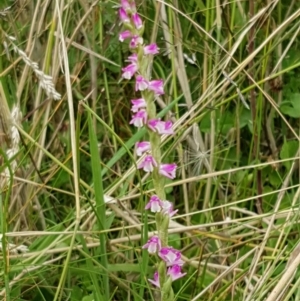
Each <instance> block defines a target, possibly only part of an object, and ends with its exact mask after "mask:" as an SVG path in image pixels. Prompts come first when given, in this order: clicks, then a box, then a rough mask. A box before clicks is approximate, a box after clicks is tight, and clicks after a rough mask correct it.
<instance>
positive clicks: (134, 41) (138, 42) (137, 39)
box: [129, 35, 144, 49]
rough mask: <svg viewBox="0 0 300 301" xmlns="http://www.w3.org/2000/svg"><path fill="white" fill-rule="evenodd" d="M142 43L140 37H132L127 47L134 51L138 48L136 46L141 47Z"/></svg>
mask: <svg viewBox="0 0 300 301" xmlns="http://www.w3.org/2000/svg"><path fill="white" fill-rule="evenodd" d="M143 42H144V40H143V38H142V37H140V36H137V35H135V36H133V37H132V39H131V41H130V43H129V47H130V48H132V49H135V48H137V47H138V45H142V44H143Z"/></svg>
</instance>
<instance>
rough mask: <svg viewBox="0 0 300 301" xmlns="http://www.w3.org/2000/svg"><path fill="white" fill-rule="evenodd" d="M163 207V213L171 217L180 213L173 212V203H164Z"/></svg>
mask: <svg viewBox="0 0 300 301" xmlns="http://www.w3.org/2000/svg"><path fill="white" fill-rule="evenodd" d="M161 207H162V213H163V214H165V215H169V217H172V216H173V215H175V214H176V213H177V211H178V209H177V210H173V203H171V202H169V201H162V205H161Z"/></svg>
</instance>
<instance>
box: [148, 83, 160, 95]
mask: <svg viewBox="0 0 300 301" xmlns="http://www.w3.org/2000/svg"><path fill="white" fill-rule="evenodd" d="M148 89H149V90H151V91H153V92H154V94H156V95H163V94H164V81H163V80H162V79H157V80H152V81H151V82H149V87H148Z"/></svg>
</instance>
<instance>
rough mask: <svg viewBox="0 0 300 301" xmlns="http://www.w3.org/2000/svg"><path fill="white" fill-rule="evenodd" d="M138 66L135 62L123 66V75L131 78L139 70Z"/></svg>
mask: <svg viewBox="0 0 300 301" xmlns="http://www.w3.org/2000/svg"><path fill="white" fill-rule="evenodd" d="M137 70H138V66H137V64H135V63H132V64H130V65H128V66H126V67H124V68H122V71H123V73H122V77H123V78H125V79H131V78H132V77H133V75H134V74H135V73H136V72H137Z"/></svg>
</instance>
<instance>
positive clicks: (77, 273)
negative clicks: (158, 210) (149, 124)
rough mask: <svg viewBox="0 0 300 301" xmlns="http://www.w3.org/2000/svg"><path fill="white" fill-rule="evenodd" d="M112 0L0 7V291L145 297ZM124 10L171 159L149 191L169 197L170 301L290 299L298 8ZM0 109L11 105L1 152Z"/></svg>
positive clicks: (0, 122)
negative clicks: (170, 176)
mask: <svg viewBox="0 0 300 301" xmlns="http://www.w3.org/2000/svg"><path fill="white" fill-rule="evenodd" d="M115 5H116V2H115V1H95V2H91V1H82V0H75V1H55V0H53V1H38V0H35V1H25V2H24V1H15V2H14V3H11V2H9V1H2V2H1V3H0V10H1V12H2V14H1V15H0V25H1V31H0V32H1V46H0V49H1V52H0V53H1V56H0V142H1V143H0V154H1V156H0V163H1V164H0V172H1V178H0V180H1V185H0V205H1V206H0V226H1V234H2V236H1V250H0V299H1V300H2V299H3V300H8V301H13V300H20V301H21V300H33V301H36V300H39V301H40V300H45V301H50V300H51V301H52V300H54V301H58V300H71V301H79V300H80V301H81V300H82V301H90V300H100V301H101V300H105V301H108V300H157V299H156V292H155V289H153V287H152V286H151V284H149V283H148V281H147V279H148V278H152V275H153V273H154V270H155V259H154V258H153V257H152V256H148V254H147V252H146V251H145V250H142V249H141V246H142V245H143V244H144V243H145V241H147V238H148V236H150V235H151V233H153V231H155V219H154V216H153V215H152V214H151V213H149V214H146V212H144V206H145V203H146V202H147V199H148V198H149V196H150V195H151V193H152V192H153V183H152V180H151V178H150V177H149V176H148V175H145V174H144V173H142V172H139V171H137V170H136V160H137V158H136V157H135V154H134V152H133V147H134V144H135V142H137V141H139V140H140V139H141V137H142V136H143V135H144V132H143V131H137V130H136V129H135V128H133V127H132V126H130V125H129V121H130V119H131V112H130V99H132V98H135V97H136V96H137V95H136V94H135V91H134V82H133V81H120V77H121V67H122V66H124V64H125V60H126V58H127V56H128V54H129V50H128V46H127V44H126V43H123V44H121V43H120V42H119V41H118V34H119V32H120V30H121V28H120V26H119V20H118V15H117V12H116V8H115V7H114V6H115ZM9 6H11V8H10V9H8V10H5V8H7V7H9ZM137 7H138V11H139V13H140V14H141V16H142V18H143V20H145V22H146V23H145V33H144V39H145V41H147V42H157V43H158V46H159V48H160V55H158V56H157V57H155V60H154V64H153V78H163V79H164V81H165V95H163V97H161V98H159V99H158V100H157V102H156V106H157V109H158V111H159V115H160V117H162V118H164V117H166V118H172V119H173V121H174V122H175V125H174V129H175V132H176V134H175V136H174V137H171V138H170V137H167V138H165V139H164V140H163V141H162V146H161V149H162V154H163V158H164V161H165V162H173V161H176V162H177V164H178V165H179V171H178V173H177V178H176V180H175V181H172V182H171V181H169V182H167V184H166V190H165V191H166V194H167V199H168V200H170V201H172V202H174V203H175V207H176V209H179V212H178V214H177V215H176V216H174V217H173V219H172V221H171V223H170V230H169V242H170V244H171V245H172V246H174V247H176V248H177V249H180V250H181V251H182V254H183V258H184V260H185V262H186V263H185V265H184V268H183V270H184V272H187V276H186V277H184V278H181V279H180V280H177V281H176V282H174V283H173V288H174V292H175V296H176V300H189V301H191V300H206V301H215V300H219V301H231V300H243V301H252V300H255V301H260V300H267V301H272V300H273V301H274V300H278V301H279V300H282V301H283V300H285V301H288V300H295V301H296V300H300V291H299V272H298V270H297V267H298V264H299V260H300V258H299V255H298V254H299V246H298V245H299V223H298V220H299V192H300V188H299V176H300V175H299V137H300V134H299V132H300V128H299V118H300V105H299V103H300V84H299V83H300V72H299V71H300V56H299V45H300V39H299V28H300V18H299V16H300V4H299V3H298V1H286V0H282V1H273V2H270V3H269V4H267V1H254V0H249V1H238V0H232V1H227V2H225V1H212V0H206V1H202V0H188V1H178V0H172V1H171V0H168V1H162V0H157V1H137ZM9 36H10V37H14V38H15V40H14V41H12V40H11V39H10V38H9ZM16 48H17V49H16ZM20 51H24V52H25V53H26V55H27V57H28V58H30V61H29V62H27V63H26V62H24V56H23V57H22V53H20ZM185 57H188V58H190V61H188V60H186V59H185ZM193 57H194V58H196V60H195V63H194V64H191V62H192V59H193ZM32 62H37V63H38V64H39V69H38V70H42V71H43V73H44V74H48V75H51V77H52V81H53V84H54V86H55V89H56V90H57V92H58V93H60V94H61V99H60V100H52V99H49V97H48V95H47V93H46V92H45V89H42V88H41V87H40V85H39V82H40V81H41V78H40V76H39V73H37V72H36V70H35V69H34V67H32ZM224 72H225V73H224ZM224 74H225V75H224ZM245 103H246V104H245ZM14 105H18V106H19V108H20V110H21V112H22V116H23V117H22V120H21V122H20V123H19V124H18V125H16V126H17V127H18V130H19V133H20V136H21V140H20V143H19V145H18V150H17V153H16V155H15V156H14V157H13V158H10V157H8V156H7V150H8V149H10V148H11V146H12V143H13V142H12V141H11V139H10V138H11V133H10V129H11V127H12V123H11V120H10V117H9V116H10V114H9V111H11V110H12V108H13V106H14ZM14 159H15V160H16V162H17V169H16V170H15V172H14V171H13V169H12V168H11V166H12V162H13V161H14ZM4 173H6V174H8V175H9V177H10V180H5V178H4ZM108 197H111V198H113V199H114V200H115V202H113V203H110V204H107V203H105V201H106V200H107V199H108ZM20 246H26V247H27V248H28V250H27V251H25V252H22V250H20ZM297 279H298V280H297ZM281 293H282V296H280V294H281Z"/></svg>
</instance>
